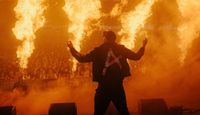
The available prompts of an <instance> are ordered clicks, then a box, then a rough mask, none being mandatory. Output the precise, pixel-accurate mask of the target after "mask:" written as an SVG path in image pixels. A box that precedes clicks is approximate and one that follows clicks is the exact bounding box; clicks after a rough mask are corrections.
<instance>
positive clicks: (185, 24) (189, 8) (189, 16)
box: [177, 0, 200, 64]
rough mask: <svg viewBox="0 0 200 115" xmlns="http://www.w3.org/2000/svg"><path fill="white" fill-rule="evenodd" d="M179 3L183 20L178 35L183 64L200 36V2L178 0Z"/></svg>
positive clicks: (196, 0)
mask: <svg viewBox="0 0 200 115" xmlns="http://www.w3.org/2000/svg"><path fill="white" fill-rule="evenodd" d="M177 3H178V7H179V10H180V12H181V15H182V19H183V20H182V22H181V24H180V26H179V27H178V35H179V38H180V44H179V48H180V49H181V57H180V61H181V63H182V64H183V63H184V60H185V57H186V55H187V51H188V49H189V48H190V47H191V45H192V42H193V40H194V39H196V38H197V37H198V36H199V31H200V17H199V15H200V1H198V0H177Z"/></svg>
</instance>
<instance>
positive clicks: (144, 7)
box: [119, 0, 155, 49]
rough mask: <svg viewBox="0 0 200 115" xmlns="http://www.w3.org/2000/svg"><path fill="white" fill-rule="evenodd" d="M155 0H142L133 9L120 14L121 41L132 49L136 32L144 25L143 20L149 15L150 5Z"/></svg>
mask: <svg viewBox="0 0 200 115" xmlns="http://www.w3.org/2000/svg"><path fill="white" fill-rule="evenodd" d="M154 3H155V0H143V1H142V3H140V4H139V5H138V6H137V7H136V8H135V10H132V11H130V12H128V13H127V14H124V15H122V16H121V18H120V20H121V24H122V29H121V30H120V32H119V34H120V35H122V39H121V41H120V42H121V43H122V44H124V45H126V46H127V47H128V48H130V49H132V48H134V47H135V37H136V33H137V32H138V31H139V30H140V29H141V28H142V27H143V26H144V24H145V21H146V20H147V18H148V17H149V16H151V7H152V6H153V4H154Z"/></svg>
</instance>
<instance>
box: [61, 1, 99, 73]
mask: <svg viewBox="0 0 200 115" xmlns="http://www.w3.org/2000/svg"><path fill="white" fill-rule="evenodd" d="M100 8H101V2H100V1H99V0H65V6H64V7H63V9H64V11H65V12H66V14H67V16H68V18H69V21H70V25H69V28H68V32H69V33H72V35H73V37H74V39H72V42H73V44H74V46H75V48H76V49H77V50H78V51H80V49H81V48H80V45H81V41H82V40H83V38H84V37H85V36H86V35H87V34H88V31H90V30H91V27H89V26H90V24H91V22H92V21H94V20H97V19H99V18H100V17H101V12H100ZM76 66H77V62H76V60H73V67H72V70H73V71H75V70H76Z"/></svg>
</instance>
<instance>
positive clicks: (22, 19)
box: [12, 0, 46, 69]
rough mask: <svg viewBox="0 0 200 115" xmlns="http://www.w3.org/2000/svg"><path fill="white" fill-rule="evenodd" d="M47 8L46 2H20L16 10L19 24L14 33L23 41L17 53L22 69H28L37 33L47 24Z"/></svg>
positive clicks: (28, 0)
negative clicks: (45, 15) (45, 13)
mask: <svg viewBox="0 0 200 115" xmlns="http://www.w3.org/2000/svg"><path fill="white" fill-rule="evenodd" d="M45 8H46V7H45V5H44V0H18V3H17V6H16V7H15V8H14V11H15V13H16V18H17V22H16V24H15V27H14V28H13V29H12V31H13V33H14V34H15V36H16V39H18V40H20V41H21V45H20V46H19V47H18V49H17V52H16V53H17V58H18V59H19V65H20V67H21V68H22V69H26V68H27V65H28V59H29V57H30V56H31V54H32V53H33V50H34V40H35V38H36V36H35V32H36V31H37V30H38V29H39V28H41V27H42V26H43V25H44V23H45V18H44V16H43V13H44V10H45Z"/></svg>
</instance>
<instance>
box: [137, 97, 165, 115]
mask: <svg viewBox="0 0 200 115" xmlns="http://www.w3.org/2000/svg"><path fill="white" fill-rule="evenodd" d="M139 113H140V115H168V107H167V105H166V103H165V101H164V100H163V99H142V100H140V102H139Z"/></svg>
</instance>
